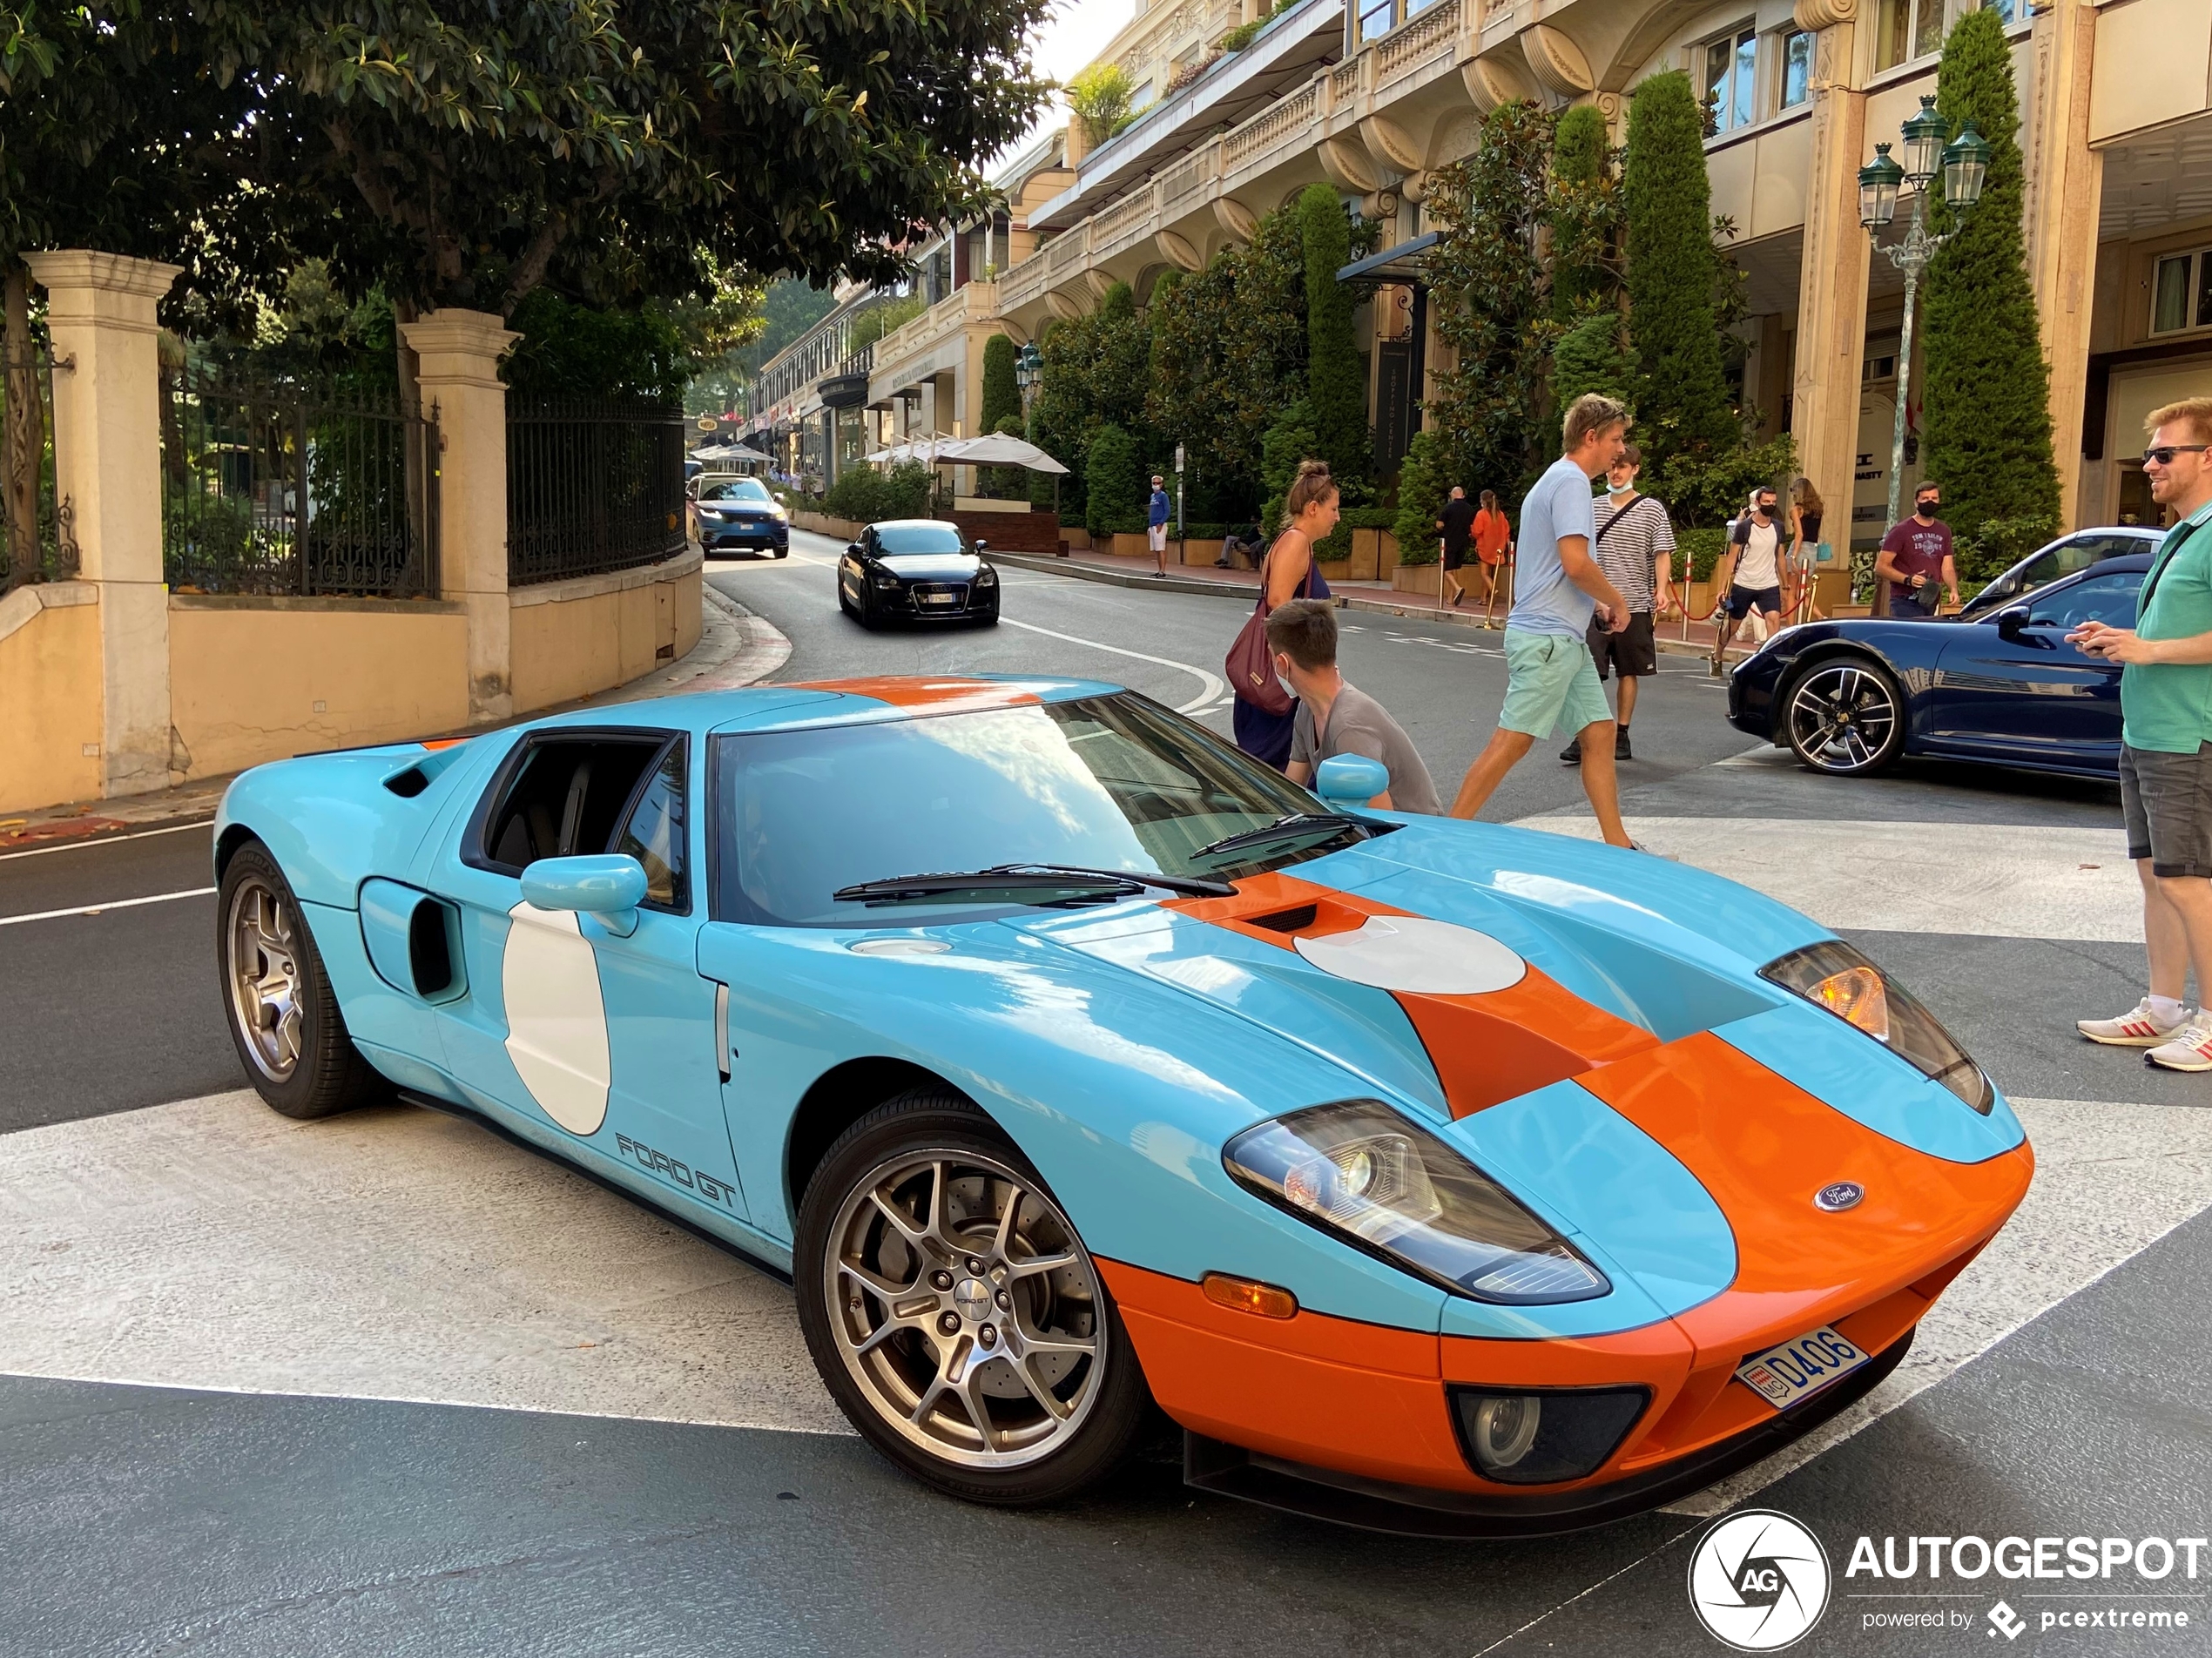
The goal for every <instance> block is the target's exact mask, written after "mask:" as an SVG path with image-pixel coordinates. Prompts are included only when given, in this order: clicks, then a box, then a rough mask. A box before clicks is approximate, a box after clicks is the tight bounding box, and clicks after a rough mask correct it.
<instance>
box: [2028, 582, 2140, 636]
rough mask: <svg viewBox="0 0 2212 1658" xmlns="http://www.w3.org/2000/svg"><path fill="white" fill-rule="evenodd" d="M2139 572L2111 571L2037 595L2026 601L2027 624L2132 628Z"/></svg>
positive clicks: (2051, 626)
mask: <svg viewBox="0 0 2212 1658" xmlns="http://www.w3.org/2000/svg"><path fill="white" fill-rule="evenodd" d="M2145 574H2146V572H2145V571H2142V570H2115V571H2114V572H2113V573H2112V574H2111V575H2109V576H2085V577H2083V578H2082V579H2081V580H2080V581H2078V582H2076V583H2074V585H2073V586H2071V587H2062V588H2059V589H2057V590H2054V591H2051V592H2045V593H2039V594H2037V595H2036V596H2035V597H2034V598H2033V600H2032V601H2030V603H2029V608H2028V616H2027V620H2028V624H2029V625H2030V626H2031V627H2038V628H2066V629H2069V630H2071V629H2074V628H2078V627H2080V625H2081V624H2082V623H2084V622H2101V623H2105V625H2106V626H2107V627H2114V628H2132V627H2134V625H2135V590H2136V589H2138V588H2140V587H2141V585H2142V584H2143V576H2144V575H2145Z"/></svg>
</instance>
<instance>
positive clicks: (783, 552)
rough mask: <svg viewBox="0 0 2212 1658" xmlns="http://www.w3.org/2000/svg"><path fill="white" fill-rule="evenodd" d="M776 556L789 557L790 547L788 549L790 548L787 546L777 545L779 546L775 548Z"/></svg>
mask: <svg viewBox="0 0 2212 1658" xmlns="http://www.w3.org/2000/svg"><path fill="white" fill-rule="evenodd" d="M776 556H777V557H778V558H789V557H790V556H791V549H790V548H788V547H779V548H777V549H776Z"/></svg>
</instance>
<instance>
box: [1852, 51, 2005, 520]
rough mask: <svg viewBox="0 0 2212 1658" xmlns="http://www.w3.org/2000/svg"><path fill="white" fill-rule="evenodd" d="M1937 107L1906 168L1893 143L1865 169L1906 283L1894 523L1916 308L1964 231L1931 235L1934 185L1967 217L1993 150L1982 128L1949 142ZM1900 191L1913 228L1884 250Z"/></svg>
mask: <svg viewBox="0 0 2212 1658" xmlns="http://www.w3.org/2000/svg"><path fill="white" fill-rule="evenodd" d="M1935 103H1936V101H1935V98H1934V97H1933V95H1932V94H1931V95H1927V96H1924V97H1923V98H1921V99H1920V109H1919V113H1918V114H1916V115H1912V116H1910V117H1908V118H1906V120H1905V129H1904V133H1903V137H1904V139H1905V163H1904V165H1902V166H1900V165H1898V163H1897V162H1896V161H1895V160H1894V159H1892V157H1891V155H1890V146H1889V145H1886V144H1878V145H1875V146H1874V158H1873V159H1872V160H1871V161H1870V162H1868V163H1867V164H1866V165H1865V166H1863V167H1861V168H1860V169H1859V170H1858V222H1859V223H1860V224H1862V225H1864V226H1866V233H1867V235H1868V236H1869V237H1871V238H1872V239H1873V242H1874V246H1877V247H1878V248H1881V251H1882V254H1883V256H1884V257H1885V258H1886V259H1888V260H1889V262H1890V263H1891V264H1892V265H1893V266H1896V267H1897V269H1898V271H1899V272H1900V273H1903V275H1904V277H1905V326H1904V329H1903V331H1902V334H1900V336H1899V338H1898V348H1897V414H1896V418H1895V420H1894V421H1892V426H1891V430H1890V505H1889V522H1890V523H1892V524H1894V523H1895V522H1898V513H1899V512H1900V511H1901V510H1903V508H1904V495H1903V491H1904V488H1905V409H1906V408H1907V406H1908V403H1909V401H1910V400H1909V394H1910V392H1911V390H1912V308H1913V302H1914V300H1915V298H1916V296H1917V295H1918V293H1919V286H1920V273H1922V272H1923V271H1925V270H1926V269H1927V268H1928V262H1929V260H1931V259H1933V258H1935V256H1936V253H1937V251H1938V250H1939V249H1940V248H1941V247H1942V246H1943V245H1944V244H1945V243H1946V242H1947V241H1949V240H1950V239H1952V236H1953V235H1955V234H1956V231H1955V229H1954V230H1949V231H1945V232H1944V233H1942V234H1940V235H1938V234H1936V233H1933V232H1932V231H1930V230H1929V229H1928V227H1927V224H1926V222H1925V206H1926V203H1927V199H1928V187H1929V186H1930V185H1932V184H1933V183H1934V182H1935V180H1936V179H1937V178H1938V177H1939V176H1940V177H1941V178H1942V179H1943V200H1944V205H1945V206H1946V207H1949V208H1950V209H1951V210H1952V212H1965V211H1966V209H1967V208H1970V207H1972V206H1973V205H1974V204H1975V203H1976V202H1978V201H1979V200H1980V199H1981V187H1982V185H1983V183H1984V182H1985V180H1986V179H1987V178H1988V176H1989V145H1988V143H1987V142H1986V140H1985V139H1984V138H1982V136H1981V134H1980V133H1979V132H1977V131H1975V130H1974V124H1973V122H1972V121H1968V122H1966V125H1964V126H1963V127H1962V128H1961V129H1960V130H1959V136H1958V138H1956V139H1953V140H1952V141H1951V142H1950V143H1948V144H1946V142H1945V139H1946V137H1947V136H1948V135H1949V133H1950V130H1951V126H1950V123H1949V122H1947V121H1946V120H1945V119H1944V118H1943V117H1942V116H1940V115H1939V114H1937V113H1936V107H1935ZM1900 186H1902V187H1903V188H1904V189H1905V191H1907V192H1910V193H1911V195H1912V224H1911V225H1910V226H1907V228H1906V230H1905V239H1904V240H1902V241H1900V242H1898V243H1897V244H1895V245H1894V246H1887V247H1884V246H1882V239H1881V237H1882V233H1883V232H1884V231H1885V230H1886V229H1888V228H1889V226H1890V224H1891V222H1892V220H1893V219H1895V218H1896V217H1897V199H1898V189H1899V187H1900Z"/></svg>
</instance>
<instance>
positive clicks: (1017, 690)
mask: <svg viewBox="0 0 2212 1658" xmlns="http://www.w3.org/2000/svg"><path fill="white" fill-rule="evenodd" d="M792 689H793V690H796V691H842V692H844V693H845V694H846V696H848V697H873V698H875V699H876V701H878V702H880V703H889V704H891V705H892V706H893V707H894V708H927V709H929V710H931V711H934V712H936V713H941V714H952V713H959V712H962V711H967V710H970V709H978V708H1014V707H1018V706H1021V705H1022V704H1035V703H1042V701H1043V700H1044V698H1042V697H1040V696H1038V695H1037V693H1036V692H1035V691H1029V690H1028V689H1026V688H1024V687H1023V686H1021V685H1018V684H1001V683H1000V682H998V681H995V680H990V679H930V678H925V677H921V676H920V675H916V674H878V675H875V676H873V677H863V678H859V679H809V680H805V681H802V682H800V683H799V684H796V685H794V686H793V687H792Z"/></svg>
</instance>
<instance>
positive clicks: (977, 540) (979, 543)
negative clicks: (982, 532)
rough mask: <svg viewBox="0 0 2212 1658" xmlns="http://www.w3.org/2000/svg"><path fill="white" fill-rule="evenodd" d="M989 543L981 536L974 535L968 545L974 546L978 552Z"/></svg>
mask: <svg viewBox="0 0 2212 1658" xmlns="http://www.w3.org/2000/svg"><path fill="white" fill-rule="evenodd" d="M990 544H991V543H988V542H987V541H985V540H984V539H983V538H982V537H981V536H976V537H974V540H973V541H971V542H970V543H969V545H970V546H972V547H974V549H975V550H976V551H977V552H979V553H980V552H981V551H982V550H983V549H985V548H986V547H988V546H989V545H990Z"/></svg>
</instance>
